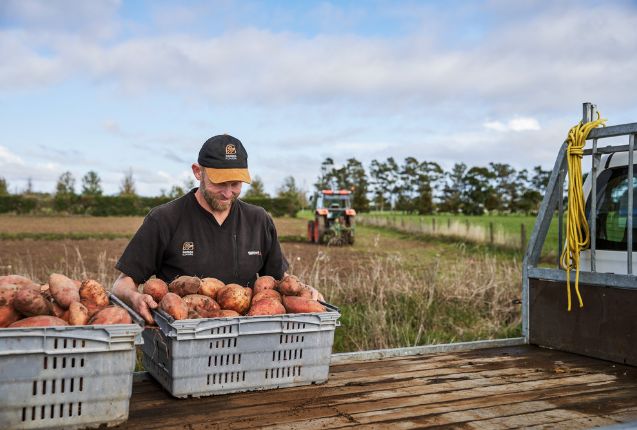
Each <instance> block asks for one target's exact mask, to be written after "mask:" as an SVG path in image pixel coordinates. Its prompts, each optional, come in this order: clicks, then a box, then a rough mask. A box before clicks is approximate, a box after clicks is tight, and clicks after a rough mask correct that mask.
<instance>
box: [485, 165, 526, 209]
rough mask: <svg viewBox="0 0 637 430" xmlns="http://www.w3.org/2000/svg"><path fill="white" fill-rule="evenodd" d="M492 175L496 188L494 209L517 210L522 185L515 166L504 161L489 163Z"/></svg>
mask: <svg viewBox="0 0 637 430" xmlns="http://www.w3.org/2000/svg"><path fill="white" fill-rule="evenodd" d="M489 167H490V169H491V175H492V176H493V187H494V189H495V196H494V198H495V202H496V204H495V206H496V207H494V209H496V210H499V211H505V212H515V210H516V207H515V205H516V202H517V200H518V198H519V192H520V187H519V183H518V180H519V178H518V177H517V175H516V171H515V169H514V168H513V167H511V166H509V165H508V164H504V163H489Z"/></svg>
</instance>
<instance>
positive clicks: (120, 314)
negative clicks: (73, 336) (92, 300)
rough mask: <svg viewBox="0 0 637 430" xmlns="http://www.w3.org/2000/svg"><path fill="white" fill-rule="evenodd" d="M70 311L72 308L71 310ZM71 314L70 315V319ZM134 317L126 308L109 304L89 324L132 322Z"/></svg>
mask: <svg viewBox="0 0 637 430" xmlns="http://www.w3.org/2000/svg"><path fill="white" fill-rule="evenodd" d="M69 313H70V310H69ZM70 320H71V316H70V315H69V321H70ZM132 322H133V319H132V318H131V316H130V315H129V313H128V312H126V310H125V309H124V308H120V307H119V306H107V307H105V308H104V309H102V310H101V311H99V312H97V313H96V314H95V315H93V317H92V318H91V319H90V320H89V322H88V323H89V324H95V325H102V324H131V323H132Z"/></svg>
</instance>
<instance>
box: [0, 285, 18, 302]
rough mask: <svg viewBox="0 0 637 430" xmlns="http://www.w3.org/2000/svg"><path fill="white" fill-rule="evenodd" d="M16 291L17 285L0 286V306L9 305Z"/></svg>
mask: <svg viewBox="0 0 637 430" xmlns="http://www.w3.org/2000/svg"><path fill="white" fill-rule="evenodd" d="M17 292H18V286H17V285H13V284H7V285H3V286H1V287H0V306H11V304H12V303H13V298H14V297H15V293H17Z"/></svg>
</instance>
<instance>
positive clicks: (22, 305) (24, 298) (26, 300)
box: [13, 286, 51, 317]
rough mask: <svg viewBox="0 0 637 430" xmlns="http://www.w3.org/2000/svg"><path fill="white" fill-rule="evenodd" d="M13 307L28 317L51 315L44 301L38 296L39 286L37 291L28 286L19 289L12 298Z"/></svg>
mask: <svg viewBox="0 0 637 430" xmlns="http://www.w3.org/2000/svg"><path fill="white" fill-rule="evenodd" d="M13 307H14V308H15V310H16V311H18V312H20V313H21V314H23V315H26V316H28V317H32V316H36V315H49V314H50V313H51V310H50V308H49V305H48V303H47V301H46V299H45V298H44V297H42V295H41V294H40V291H39V286H38V289H37V290H36V289H35V288H33V287H28V286H26V287H20V289H19V290H18V291H17V292H16V293H15V296H14V297H13Z"/></svg>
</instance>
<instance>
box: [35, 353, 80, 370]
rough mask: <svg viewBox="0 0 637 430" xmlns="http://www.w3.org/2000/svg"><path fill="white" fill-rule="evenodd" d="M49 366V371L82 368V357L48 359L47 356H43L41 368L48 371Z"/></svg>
mask: <svg viewBox="0 0 637 430" xmlns="http://www.w3.org/2000/svg"><path fill="white" fill-rule="evenodd" d="M49 366H50V368H51V369H66V368H75V367H84V357H82V358H78V357H52V358H51V359H49V357H48V356H45V357H44V362H43V363H42V368H43V369H49Z"/></svg>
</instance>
